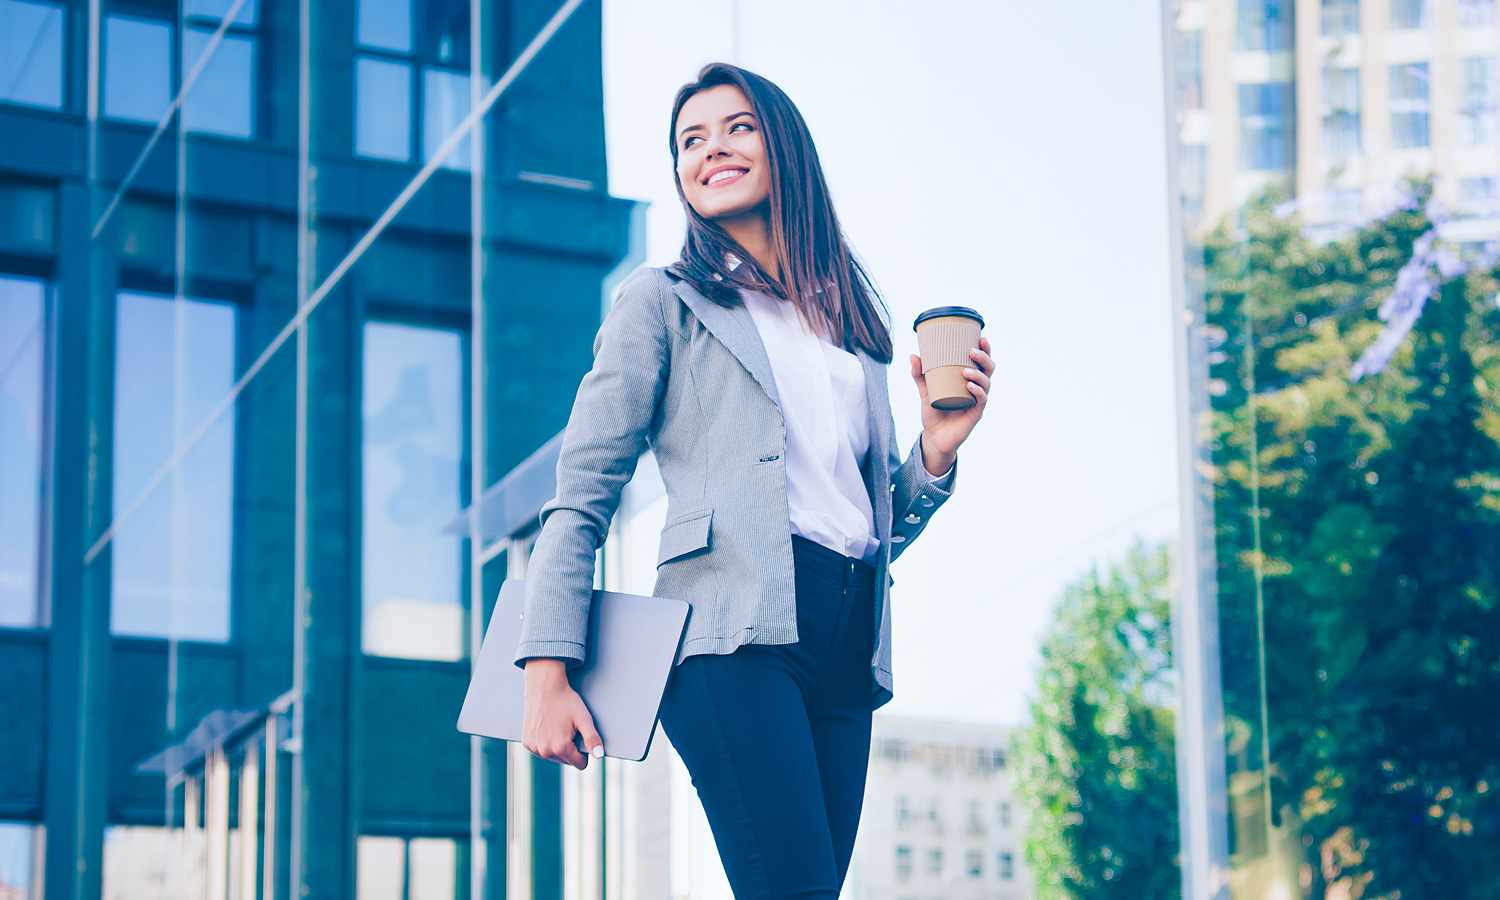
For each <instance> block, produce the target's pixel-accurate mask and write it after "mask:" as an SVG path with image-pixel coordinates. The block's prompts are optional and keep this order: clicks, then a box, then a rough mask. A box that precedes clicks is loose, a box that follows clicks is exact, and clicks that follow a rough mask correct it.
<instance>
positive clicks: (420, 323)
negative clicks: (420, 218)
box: [354, 298, 479, 667]
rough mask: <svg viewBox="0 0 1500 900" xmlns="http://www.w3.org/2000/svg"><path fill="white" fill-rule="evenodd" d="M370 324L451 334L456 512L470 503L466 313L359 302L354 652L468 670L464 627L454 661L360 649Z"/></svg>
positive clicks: (466, 601) (463, 587)
mask: <svg viewBox="0 0 1500 900" xmlns="http://www.w3.org/2000/svg"><path fill="white" fill-rule="evenodd" d="M371 324H380V325H397V326H402V327H405V328H422V329H429V330H433V331H447V332H453V333H454V334H456V335H457V337H458V342H459V378H458V382H459V424H460V428H459V438H460V440H459V443H460V447H459V457H458V470H459V471H458V474H459V479H458V480H459V485H458V498H459V507H460V509H462V508H463V507H464V506H465V505H466V504H468V503H471V502H472V498H471V497H470V488H471V485H470V484H469V479H468V476H467V473H468V472H469V471H470V469H469V467H470V465H471V459H470V450H471V446H472V440H471V438H472V434H473V431H472V429H473V427H474V423H473V421H472V420H471V418H472V417H471V405H472V404H471V391H472V387H473V386H472V384H471V383H470V379H469V378H468V374H469V370H470V365H471V362H472V359H473V334H472V329H471V328H470V324H469V319H468V315H467V312H466V311H460V310H457V309H450V308H444V307H436V308H433V307H425V308H420V309H418V308H413V307H411V306H410V305H409V304H408V303H390V302H384V301H381V300H376V299H373V298H372V299H369V300H367V301H366V302H365V310H364V314H363V315H362V316H361V318H360V320H359V325H358V329H359V349H358V356H359V360H360V362H359V366H360V368H359V373H360V374H359V389H358V406H359V423H360V424H359V437H358V440H357V441H356V442H355V451H354V452H355V455H354V465H355V466H357V467H358V468H357V471H358V472H359V479H358V484H359V487H358V490H357V492H356V493H357V496H358V498H359V512H358V515H357V516H356V517H355V520H356V522H357V523H358V529H359V532H358V540H357V542H356V543H357V545H358V548H359V550H358V553H359V557H358V558H359V562H358V564H357V566H356V569H357V571H358V572H359V591H358V593H359V604H358V608H359V616H360V629H359V632H360V634H359V653H360V655H361V656H362V657H364V658H366V659H378V660H383V661H395V662H397V663H413V664H417V665H461V666H464V667H468V665H469V664H470V660H471V659H472V658H473V657H474V655H475V654H476V653H477V652H478V649H479V648H477V647H474V646H471V643H470V638H471V635H470V633H469V629H468V627H467V625H466V624H465V625H464V627H462V628H461V629H460V632H461V635H460V638H459V641H460V655H459V657H458V659H434V658H427V657H418V656H390V655H386V654H382V653H371V652H369V651H368V650H366V648H365V632H364V628H365V617H366V614H367V613H368V609H367V608H366V605H365V602H366V599H365V579H364V554H365V546H366V545H365V510H364V503H365V495H364V491H365V477H364V449H365V443H364V398H365V380H364V359H365V353H366V350H365V335H366V334H367V328H368V326H369V325H371ZM458 548H459V569H460V571H459V577H458V594H459V602H458V607H459V609H460V610H462V613H463V616H462V619H461V621H462V622H464V623H467V621H468V616H469V611H470V587H471V584H470V578H471V573H470V565H469V560H470V553H472V552H473V548H472V547H471V546H470V543H469V542H468V541H466V540H462V539H459V540H458Z"/></svg>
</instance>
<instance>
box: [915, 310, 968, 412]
mask: <svg viewBox="0 0 1500 900" xmlns="http://www.w3.org/2000/svg"><path fill="white" fill-rule="evenodd" d="M912 327H913V328H915V329H916V332H917V347H918V349H919V350H920V351H921V353H922V374H923V375H924V376H926V377H927V402H928V403H929V404H931V405H932V408H933V409H948V410H952V409H968V408H969V407H971V406H973V405H974V404H975V403H978V402H979V401H978V400H976V399H974V395H973V394H972V393H970V392H969V379H967V378H965V377H964V369H972V368H974V367H975V366H974V361H973V360H971V359H969V351H970V350H977V349H979V331H980V329H982V328H984V317H983V316H981V315H979V313H977V312H975V311H974V310H972V309H969V308H968V307H967V306H938V307H934V308H932V309H929V310H927V311H926V312H924V313H922V314H921V315H920V316H917V321H916V322H914V323H913V324H912Z"/></svg>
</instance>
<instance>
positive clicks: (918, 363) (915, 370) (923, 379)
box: [911, 353, 927, 408]
mask: <svg viewBox="0 0 1500 900" xmlns="http://www.w3.org/2000/svg"><path fill="white" fill-rule="evenodd" d="M911 380H912V381H914V382H916V383H917V393H918V394H920V395H921V397H922V406H923V407H924V408H925V407H926V405H927V376H926V375H923V374H922V357H920V356H917V355H916V354H915V353H913V354H912V356H911Z"/></svg>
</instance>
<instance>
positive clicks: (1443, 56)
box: [1175, 0, 1500, 244]
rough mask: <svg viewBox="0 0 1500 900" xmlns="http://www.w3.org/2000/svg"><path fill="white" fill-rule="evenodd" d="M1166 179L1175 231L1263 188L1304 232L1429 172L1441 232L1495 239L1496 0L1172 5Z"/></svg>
mask: <svg viewBox="0 0 1500 900" xmlns="http://www.w3.org/2000/svg"><path fill="white" fill-rule="evenodd" d="M1176 29H1177V31H1176V33H1177V41H1176V47H1175V57H1176V111H1177V128H1178V136H1179V151H1178V152H1179V161H1180V165H1179V178H1180V189H1181V191H1182V195H1183V198H1184V200H1185V202H1184V207H1183V208H1184V211H1185V216H1186V217H1187V219H1188V220H1189V221H1188V222H1187V226H1188V228H1189V230H1190V231H1198V230H1200V229H1209V228H1212V227H1214V226H1215V225H1217V224H1218V223H1219V222H1220V221H1222V220H1223V218H1224V217H1225V216H1226V215H1228V214H1230V213H1232V212H1234V211H1235V210H1236V209H1238V208H1239V207H1241V206H1242V205H1243V204H1244V203H1245V202H1246V201H1247V200H1249V199H1250V198H1251V197H1253V196H1255V195H1256V194H1257V193H1259V192H1260V191H1262V190H1264V189H1266V188H1268V187H1270V188H1276V189H1279V190H1280V191H1281V192H1282V193H1283V194H1284V196H1286V197H1289V198H1292V197H1294V198H1296V200H1297V211H1298V212H1299V213H1301V215H1302V216H1303V218H1304V220H1305V221H1306V222H1308V223H1309V224H1312V225H1315V226H1316V225H1320V224H1326V225H1331V224H1334V223H1338V222H1350V221H1357V220H1358V219H1359V218H1360V217H1361V216H1362V215H1365V214H1368V213H1372V212H1376V211H1379V210H1381V209H1384V208H1388V207H1389V206H1390V204H1391V203H1392V201H1393V199H1394V198H1395V196H1396V189H1397V188H1398V187H1399V185H1400V183H1401V181H1402V179H1403V178H1405V177H1407V176H1426V175H1429V174H1431V175H1434V176H1436V196H1437V198H1438V199H1439V200H1441V201H1442V202H1443V204H1444V205H1445V206H1446V207H1448V209H1450V210H1452V211H1453V212H1454V213H1455V219H1456V220H1458V221H1455V222H1454V223H1450V225H1449V226H1447V228H1446V229H1445V233H1444V237H1446V238H1448V239H1450V240H1454V241H1455V242H1459V243H1470V244H1475V243H1485V242H1491V241H1495V240H1496V239H1497V238H1500V185H1497V183H1496V178H1495V174H1494V173H1495V162H1496V158H1497V155H1500V66H1497V58H1500V31H1497V25H1496V3H1495V0H1181V2H1180V3H1179V4H1178V7H1177V16H1176Z"/></svg>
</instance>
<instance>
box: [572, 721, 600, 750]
mask: <svg viewBox="0 0 1500 900" xmlns="http://www.w3.org/2000/svg"><path fill="white" fill-rule="evenodd" d="M573 727H574V728H577V729H578V734H579V736H580V737H582V738H583V746H584V747H585V748H586V749H587V750H588V754H589V756H592V757H593V758H594V759H603V758H604V739H603V738H601V737H599V732H598V731H596V730H594V718H593V716H590V715H589V714H588V713H584V714H583V715H581V716H579V717H578V720H577V721H575V722H574V723H573Z"/></svg>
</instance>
